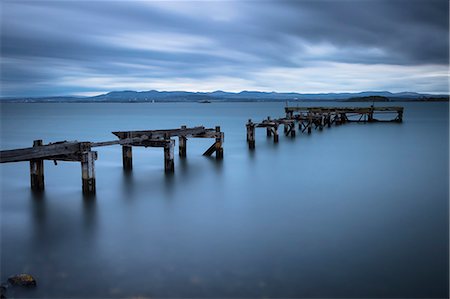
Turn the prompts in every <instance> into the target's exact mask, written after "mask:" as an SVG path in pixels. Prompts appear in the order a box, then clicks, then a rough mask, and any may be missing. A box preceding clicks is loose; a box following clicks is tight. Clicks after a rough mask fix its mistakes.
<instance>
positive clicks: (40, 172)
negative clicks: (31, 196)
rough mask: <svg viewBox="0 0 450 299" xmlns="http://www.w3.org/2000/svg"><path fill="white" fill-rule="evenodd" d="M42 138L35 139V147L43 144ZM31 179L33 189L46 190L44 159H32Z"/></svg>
mask: <svg viewBox="0 0 450 299" xmlns="http://www.w3.org/2000/svg"><path fill="white" fill-rule="evenodd" d="M41 145H42V140H34V141H33V147H36V146H41ZM30 179H31V190H33V191H42V190H44V188H45V187H44V160H40V159H39V160H38V159H36V160H31V161H30Z"/></svg>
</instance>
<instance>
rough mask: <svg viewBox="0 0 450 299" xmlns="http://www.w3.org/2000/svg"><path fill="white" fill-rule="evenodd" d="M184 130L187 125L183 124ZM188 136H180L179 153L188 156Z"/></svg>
mask: <svg viewBox="0 0 450 299" xmlns="http://www.w3.org/2000/svg"><path fill="white" fill-rule="evenodd" d="M181 129H182V130H186V126H181ZM186 147H187V138H186V136H178V155H179V156H180V157H183V158H184V157H186Z"/></svg>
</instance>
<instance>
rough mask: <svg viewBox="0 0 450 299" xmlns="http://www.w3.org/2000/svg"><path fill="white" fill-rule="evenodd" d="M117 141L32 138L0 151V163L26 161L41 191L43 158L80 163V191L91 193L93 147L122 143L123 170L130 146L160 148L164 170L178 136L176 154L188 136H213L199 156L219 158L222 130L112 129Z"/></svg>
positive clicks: (128, 164) (129, 159)
mask: <svg viewBox="0 0 450 299" xmlns="http://www.w3.org/2000/svg"><path fill="white" fill-rule="evenodd" d="M113 134H114V135H116V136H117V137H118V138H119V140H113V141H104V142H79V141H61V142H55V143H49V144H45V145H44V144H43V142H42V140H35V141H34V142H33V147H29V148H22V149H14V150H5V151H0V163H10V162H22V161H29V162H30V181H31V189H32V190H34V191H42V190H44V188H45V184H44V160H52V161H54V163H55V164H56V163H57V161H72V162H80V163H81V177H82V190H83V193H84V194H87V195H88V194H95V189H96V188H95V160H96V159H97V152H96V151H92V148H93V147H100V146H109V145H117V144H118V145H122V162H123V168H124V169H125V170H131V169H132V165H133V164H132V147H133V146H144V147H162V148H164V169H165V171H166V172H173V171H174V147H175V140H173V139H171V137H175V136H177V137H178V138H179V155H180V157H186V146H187V139H188V138H214V139H215V141H214V143H213V145H211V146H210V147H209V148H208V149H207V150H206V151H205V153H204V154H203V155H206V156H211V155H212V154H213V153H216V159H218V160H220V159H222V158H223V147H222V144H223V142H224V133H223V132H221V131H220V127H219V126H217V127H215V128H214V129H207V128H205V127H194V128H187V127H186V126H182V127H181V128H179V129H170V130H147V131H123V132H113Z"/></svg>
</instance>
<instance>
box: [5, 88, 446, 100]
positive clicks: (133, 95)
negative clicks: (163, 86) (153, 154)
mask: <svg viewBox="0 0 450 299" xmlns="http://www.w3.org/2000/svg"><path fill="white" fill-rule="evenodd" d="M448 100H449V96H448V95H432V94H422V93H416V92H399V93H391V92H389V91H364V92H358V93H294V92H289V93H278V92H261V91H241V92H238V93H234V92H225V91H221V90H217V91H213V92H188V91H157V90H150V91H132V90H124V91H112V92H108V93H105V94H101V95H98V96H92V97H65V96H61V97H38V98H30V97H21V98H19V97H17V98H2V101H3V102H201V103H209V102H258V101H261V102H262V101H349V102H363V101H376V102H380V101H381V102H390V101H448Z"/></svg>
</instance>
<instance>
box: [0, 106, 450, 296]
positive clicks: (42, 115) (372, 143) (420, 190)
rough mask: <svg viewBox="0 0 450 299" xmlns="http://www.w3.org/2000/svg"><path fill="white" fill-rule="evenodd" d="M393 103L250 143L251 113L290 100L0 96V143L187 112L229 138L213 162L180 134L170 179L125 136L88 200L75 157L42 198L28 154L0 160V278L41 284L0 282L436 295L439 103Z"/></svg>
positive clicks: (124, 290)
mask: <svg viewBox="0 0 450 299" xmlns="http://www.w3.org/2000/svg"><path fill="white" fill-rule="evenodd" d="M321 104H323V103H321ZM312 105H313V104H312ZM324 105H336V104H333V103H328V104H324ZM362 105H364V104H362ZM380 105H381V104H380ZM401 105H403V106H405V113H404V122H403V123H402V124H394V123H374V124H346V125H344V126H338V127H335V126H333V127H332V128H330V129H328V128H326V129H324V130H323V131H322V132H319V131H313V133H312V134H311V135H310V136H307V135H303V134H297V137H296V138H294V139H292V138H290V137H285V136H284V135H283V134H281V135H280V142H279V143H278V144H273V142H272V140H271V139H267V137H266V136H265V131H264V130H262V129H257V130H256V150H255V151H254V152H250V151H249V150H248V149H247V143H246V139H245V138H246V131H245V122H246V121H247V119H249V118H252V119H254V120H261V119H262V118H265V117H267V116H269V115H270V116H272V117H277V116H283V106H284V103H283V104H282V103H212V104H198V103H171V104H162V103H161V104H158V103H157V104H2V105H1V149H2V150H5V149H12V148H18V147H28V146H31V145H32V142H33V140H34V139H43V140H44V143H47V142H55V141H61V140H78V141H106V140H114V136H113V135H112V134H111V132H112V131H117V130H138V129H159V128H161V129H164V128H176V127H179V126H181V125H188V126H197V125H204V126H206V127H214V126H216V125H220V126H221V128H222V130H223V131H224V132H225V143H224V160H223V161H222V162H216V160H215V159H214V158H213V157H211V158H207V157H203V156H202V153H203V151H205V150H206V149H207V148H208V147H209V146H210V145H211V144H212V142H213V141H212V140H209V139H190V140H188V149H187V150H188V154H187V158H186V159H184V160H180V159H178V156H177V152H176V153H175V154H176V158H175V174H174V175H173V176H166V175H165V174H164V164H163V151H162V149H160V148H133V167H134V168H133V171H132V174H130V175H126V174H125V173H123V171H122V161H121V148H120V147H119V146H111V147H104V148H98V149H97V151H98V157H99V158H98V160H97V161H96V178H97V195H96V197H95V199H90V200H87V199H85V198H83V196H82V194H81V167H80V164H79V163H75V162H59V163H58V165H57V166H55V165H54V164H53V162H52V161H46V162H45V188H46V189H45V192H44V193H43V194H42V195H40V196H36V195H33V194H32V192H31V191H30V187H29V164H28V163H26V162H21V163H10V164H2V165H0V174H1V282H4V281H5V280H6V279H7V277H8V276H10V275H13V274H18V273H22V272H25V273H30V274H32V275H34V276H35V277H36V279H37V282H38V287H37V288H36V289H34V290H30V291H26V292H22V291H19V290H17V291H15V292H10V291H8V292H10V294H14V295H15V296H17V297H41V298H73V297H76V298H82V297H83V298H84V297H89V298H100V297H101V298H116V297H120V298H123V297H138V296H141V297H446V296H448V286H449V285H448V278H449V276H448V265H449V260H448V251H449V245H448V233H449V231H448V218H449V204H448V196H449V193H448V190H449V172H448V166H449V157H448V156H449V117H448V109H449V106H448V103H406V104H405V103H402V104H401Z"/></svg>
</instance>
